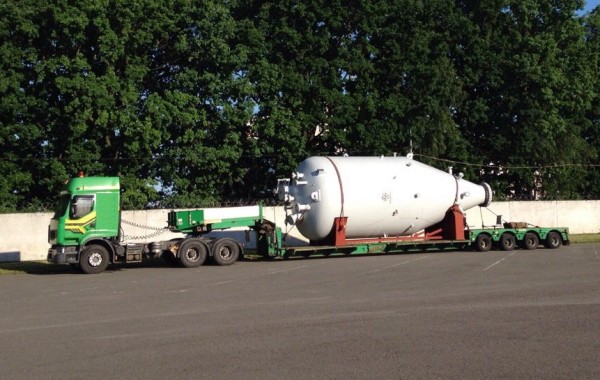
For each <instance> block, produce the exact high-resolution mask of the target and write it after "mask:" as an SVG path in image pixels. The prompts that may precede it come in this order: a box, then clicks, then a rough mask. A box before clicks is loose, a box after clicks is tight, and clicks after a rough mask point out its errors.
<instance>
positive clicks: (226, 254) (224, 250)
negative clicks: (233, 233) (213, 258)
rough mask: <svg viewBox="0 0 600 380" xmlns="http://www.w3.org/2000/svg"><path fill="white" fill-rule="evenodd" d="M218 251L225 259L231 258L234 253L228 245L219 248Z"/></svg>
mask: <svg viewBox="0 0 600 380" xmlns="http://www.w3.org/2000/svg"><path fill="white" fill-rule="evenodd" d="M218 253H219V256H220V257H221V258H222V259H223V260H229V259H230V258H231V255H232V254H233V252H232V251H231V248H230V247H228V246H224V247H222V248H221V249H219V252H218Z"/></svg>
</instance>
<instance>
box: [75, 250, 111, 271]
mask: <svg viewBox="0 0 600 380" xmlns="http://www.w3.org/2000/svg"><path fill="white" fill-rule="evenodd" d="M79 267H80V268H81V270H82V271H83V273H87V274H96V273H100V272H103V271H104V270H106V268H107V267H108V250H107V249H106V248H104V247H103V246H101V245H98V244H93V245H90V246H88V247H85V248H84V249H83V251H82V252H81V255H80V256H79Z"/></svg>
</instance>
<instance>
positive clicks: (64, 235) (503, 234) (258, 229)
mask: <svg viewBox="0 0 600 380" xmlns="http://www.w3.org/2000/svg"><path fill="white" fill-rule="evenodd" d="M120 195H121V187H120V181H119V178H118V177H75V178H72V179H70V180H69V181H68V182H67V183H66V184H65V187H64V190H63V191H62V192H61V196H60V202H59V207H58V208H57V210H56V212H55V214H54V216H53V217H52V219H51V221H50V225H49V227H48V241H49V243H50V245H51V247H50V249H49V250H48V256H47V259H48V261H49V262H52V263H57V264H71V265H73V266H76V267H79V268H80V269H81V270H82V271H83V272H84V273H88V274H93V273H100V272H102V271H104V270H105V269H106V268H107V267H108V265H110V264H127V263H137V262H141V261H143V260H145V259H151V258H162V259H163V260H164V261H165V262H166V263H168V264H171V265H181V266H184V267H188V268H193V267H197V266H200V265H202V264H203V263H205V262H206V261H207V260H211V261H213V262H215V263H216V264H218V265H231V264H233V263H234V262H236V261H237V260H238V259H239V258H240V257H243V256H244V255H246V254H248V253H250V254H253V255H256V256H259V257H263V258H266V259H272V258H284V259H285V258H289V257H294V256H301V257H308V256H311V255H321V256H329V255H357V254H377V253H401V252H411V251H430V250H436V251H444V250H464V249H474V250H477V251H481V252H484V251H488V250H490V249H492V248H498V249H502V250H506V251H508V250H513V249H516V248H519V247H520V248H523V249H530V250H531V249H536V248H538V246H540V245H542V244H543V245H544V246H545V247H547V248H552V249H553V248H558V247H560V246H561V245H563V244H569V231H568V228H567V227H538V226H533V225H530V224H528V223H523V222H519V223H506V222H504V223H503V222H501V221H498V223H497V224H496V225H494V226H490V227H482V228H471V227H469V226H468V224H467V223H466V220H465V210H467V209H469V208H472V207H477V206H479V207H487V206H489V204H490V202H491V199H492V191H491V188H490V186H489V185H487V184H485V183H482V184H474V183H471V182H469V181H466V180H464V179H463V177H462V175H461V174H458V175H454V174H452V173H451V172H444V171H441V170H438V169H435V168H433V167H430V166H428V165H425V164H423V163H420V162H418V161H417V160H414V159H413V157H412V156H410V155H408V156H407V157H395V156H394V157H310V158H308V159H306V160H304V161H303V162H302V163H300V164H299V165H298V167H297V169H296V171H295V172H294V173H292V175H291V177H290V178H284V179H280V180H278V184H277V195H278V198H279V200H280V201H281V203H283V207H284V209H285V212H286V218H285V225H284V226H282V225H276V224H275V223H273V222H271V221H269V220H267V219H266V218H264V209H263V206H261V205H253V206H245V207H229V208H221V209H212V208H206V209H194V210H171V211H168V212H167V215H166V217H167V226H166V227H163V228H158V229H164V230H165V231H169V232H174V233H177V234H178V237H177V238H173V239H168V240H162V241H153V242H150V243H136V242H128V241H127V239H126V238H125V236H124V234H123V228H122V224H124V223H126V222H127V221H124V220H122V218H121V216H122V213H121V208H120ZM234 228H235V229H242V230H244V231H245V235H246V236H248V235H250V234H253V235H254V239H251V240H252V241H254V242H255V244H254V247H252V249H251V250H248V249H247V248H248V247H247V244H246V240H250V239H244V241H241V240H238V239H234V238H231V237H215V236H214V232H215V231H223V230H231V229H234ZM293 228H297V229H298V231H299V232H300V233H301V234H302V236H304V237H305V238H306V239H307V242H306V243H305V244H298V242H297V241H296V240H293V239H289V238H288V233H289V230H290V229H293ZM211 233H212V234H211ZM290 241H293V243H288V242H290Z"/></svg>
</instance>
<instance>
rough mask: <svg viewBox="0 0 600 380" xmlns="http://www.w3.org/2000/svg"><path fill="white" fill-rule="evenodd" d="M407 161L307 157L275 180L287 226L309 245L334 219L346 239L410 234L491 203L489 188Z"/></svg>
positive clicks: (328, 227)
mask: <svg viewBox="0 0 600 380" xmlns="http://www.w3.org/2000/svg"><path fill="white" fill-rule="evenodd" d="M461 177H462V176H454V175H452V174H450V173H447V172H444V171H441V170H438V169H435V168H433V167H431V166H428V165H425V164H423V163H420V162H418V161H415V160H414V159H412V157H411V155H409V156H408V157H310V158H308V159H306V160H304V161H302V162H301V163H300V164H299V165H298V167H297V169H296V172H294V173H293V174H292V177H291V178H289V179H282V180H279V184H278V194H279V198H280V199H281V200H282V201H284V202H285V207H286V209H287V210H288V216H287V218H286V223H288V224H294V225H296V226H297V228H298V231H299V232H300V233H301V234H302V235H304V236H305V237H306V238H308V239H310V240H311V241H319V240H323V239H325V238H326V237H327V236H328V235H329V234H330V232H331V230H332V228H333V223H334V219H335V218H336V217H341V216H345V217H347V218H348V220H347V224H346V238H348V239H352V238H369V237H392V236H405V235H411V234H414V233H416V232H419V231H421V230H423V229H424V228H426V227H429V226H432V225H434V224H436V223H438V222H440V221H442V220H443V219H444V216H445V214H446V211H448V209H449V208H450V207H452V206H453V205H455V204H457V205H459V207H460V208H462V209H463V210H465V211H466V210H468V209H469V208H472V207H475V206H487V205H489V203H490V202H491V189H490V187H489V185H488V184H486V183H482V184H480V185H477V184H474V183H472V182H468V181H466V180H464V179H462V178H461Z"/></svg>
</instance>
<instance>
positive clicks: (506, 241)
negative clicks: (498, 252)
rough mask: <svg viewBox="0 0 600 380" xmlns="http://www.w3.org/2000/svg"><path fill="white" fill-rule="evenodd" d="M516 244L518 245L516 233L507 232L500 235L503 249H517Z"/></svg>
mask: <svg viewBox="0 0 600 380" xmlns="http://www.w3.org/2000/svg"><path fill="white" fill-rule="evenodd" d="M515 245H517V240H516V239H515V235H513V234H510V233H506V234H503V235H502V236H501V237H500V248H501V249H502V250H503V251H512V250H513V249H515Z"/></svg>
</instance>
